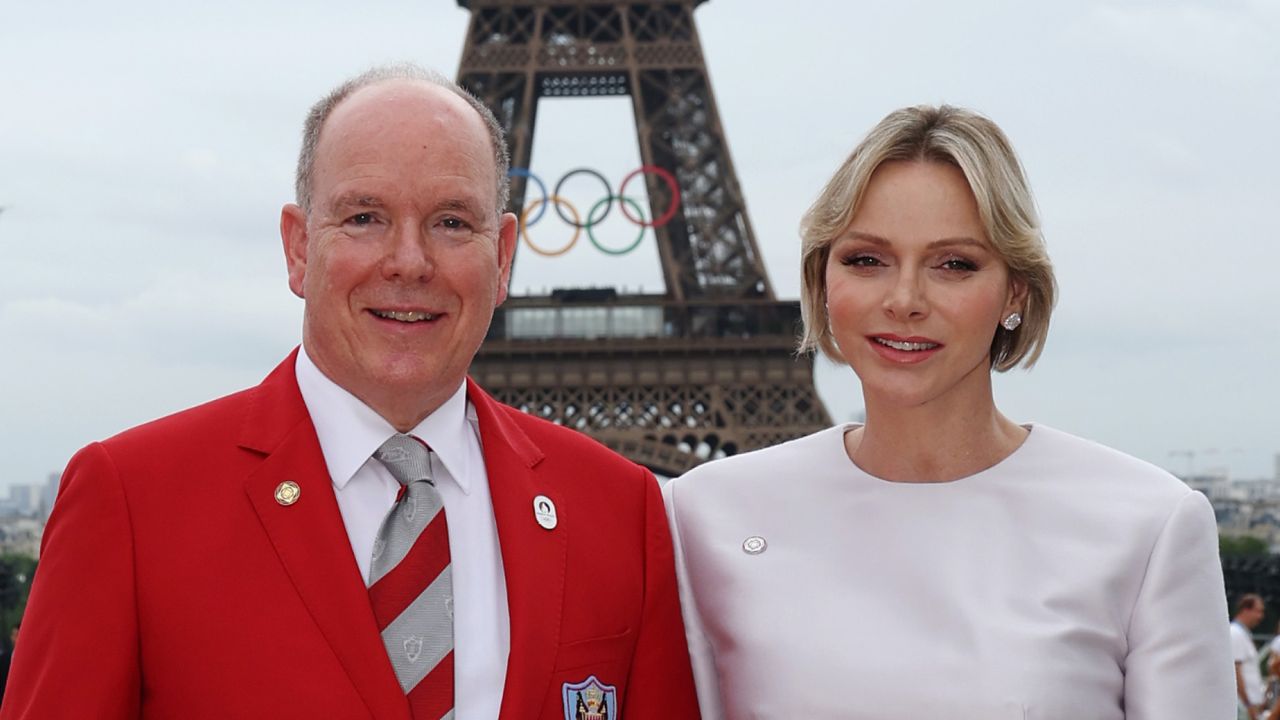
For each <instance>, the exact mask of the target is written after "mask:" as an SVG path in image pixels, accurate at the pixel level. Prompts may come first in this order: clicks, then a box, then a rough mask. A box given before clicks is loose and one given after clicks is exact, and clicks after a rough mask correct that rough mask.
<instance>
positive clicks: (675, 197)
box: [618, 165, 680, 228]
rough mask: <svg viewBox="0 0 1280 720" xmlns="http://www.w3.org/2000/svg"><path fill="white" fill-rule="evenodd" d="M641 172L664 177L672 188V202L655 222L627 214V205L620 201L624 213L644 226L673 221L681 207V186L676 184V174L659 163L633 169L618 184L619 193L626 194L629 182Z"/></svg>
mask: <svg viewBox="0 0 1280 720" xmlns="http://www.w3.org/2000/svg"><path fill="white" fill-rule="evenodd" d="M641 173H652V174H654V175H657V176H658V177H660V178H662V181H663V182H665V183H666V184H667V187H668V188H670V189H671V204H670V205H668V206H667V211H666V212H664V213H662V215H660V216H659V217H656V218H654V219H653V222H651V223H646V222H645V221H644V219H643V218H641V219H640V220H637V219H635V218H633V217H631V216H630V215H627V206H626V205H624V204H623V203H621V202H619V203H618V205H619V206H621V208H622V214H623V215H626V216H627V219H628V220H630V221H631V222H633V223H635V224H637V225H641V226H643V227H655V228H656V227H662V226H663V225H666V224H667V223H669V222H671V218H673V217H675V214H676V208H678V207H680V186H679V185H677V184H676V179H675V176H673V175H672V174H671V173H669V172H667V170H666V169H665V168H660V167H658V166H657V165H641V166H640V167H638V168H636V169H635V170H632V171H631V172H630V173H629V174H628V175H627V176H626V177H625V178H623V179H622V184H621V185H619V186H618V195H620V196H625V195H626V190H627V183H629V182H631V178H633V177H635V176H637V175H639V174H641Z"/></svg>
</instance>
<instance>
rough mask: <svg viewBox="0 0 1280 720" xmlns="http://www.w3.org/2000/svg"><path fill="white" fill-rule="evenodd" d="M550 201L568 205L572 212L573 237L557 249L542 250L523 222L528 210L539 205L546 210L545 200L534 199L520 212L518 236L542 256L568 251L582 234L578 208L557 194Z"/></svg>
mask: <svg viewBox="0 0 1280 720" xmlns="http://www.w3.org/2000/svg"><path fill="white" fill-rule="evenodd" d="M539 184H541V183H539ZM551 202H553V203H555V204H556V205H557V206H559V205H561V204H564V205H568V207H569V212H571V213H573V226H574V227H573V237H571V238H569V242H568V243H567V244H565V246H564V247H562V248H560V249H559V250H543V249H542V248H540V247H538V246H537V245H534V244H533V241H532V240H530V239H529V232H528V230H529V225H528V224H527V223H525V218H526V217H528V216H529V211H530V210H532V209H534V208H535V207H538V206H540V205H541V206H542V209H543V210H546V205H545V201H543V200H538V199H535V200H534V201H533V202H531V203H529V205H528V206H527V207H525V209H524V210H523V211H522V212H521V213H520V237H522V238H524V244H525V245H528V246H529V249H530V250H532V251H534V252H536V253H538V254H539V255H541V256H543V257H555V256H557V255H563V254H565V253H567V252H569V251H570V250H571V249H573V246H574V245H575V244H577V242H578V236H579V235H581V234H582V226H581V225H579V224H578V210H577V209H576V208H575V207H573V205H570V204H569V201H568V200H565V199H564V198H562V197H560V196H559V195H552V196H551ZM538 217H542V216H541V215H539V216H538ZM587 232H590V230H588V231H587ZM591 242H593V243H594V242H595V240H592V241H591ZM596 247H600V246H599V245H596Z"/></svg>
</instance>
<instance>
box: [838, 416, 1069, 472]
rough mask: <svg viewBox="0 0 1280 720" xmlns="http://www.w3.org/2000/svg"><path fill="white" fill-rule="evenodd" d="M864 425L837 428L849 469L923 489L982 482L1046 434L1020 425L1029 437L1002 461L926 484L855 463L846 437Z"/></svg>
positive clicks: (1035, 427) (1038, 428) (1038, 427)
mask: <svg viewBox="0 0 1280 720" xmlns="http://www.w3.org/2000/svg"><path fill="white" fill-rule="evenodd" d="M863 425H864V423H855V422H851V423H845V424H843V425H838V426H837V427H838V428H839V429H840V432H838V433H836V434H835V435H836V448H837V451H838V452H839V453H840V457H842V458H844V461H845V463H846V464H847V465H848V466H849V468H851V469H852V470H853V471H854V472H855V473H857V474H858V475H861V476H862V477H865V478H867V479H868V480H873V481H875V482H876V483H879V484H881V485H890V486H895V487H922V486H923V487H952V486H955V485H957V484H960V483H972V482H974V481H977V480H981V479H983V477H984V476H986V475H989V474H992V473H993V472H995V471H996V470H998V469H999V468H1001V467H1003V466H1005V465H1007V464H1009V463H1010V462H1011V461H1013V460H1014V459H1015V458H1017V457H1019V456H1020V455H1022V454H1023V453H1025V452H1027V446H1029V445H1031V442H1032V439H1033V438H1038V437H1040V435H1043V434H1044V426H1043V425H1038V424H1036V423H1033V422H1031V423H1023V424H1020V425H1019V427H1021V428H1023V429H1024V430H1026V431H1027V436H1026V437H1025V438H1023V439H1022V442H1021V443H1019V444H1018V447H1016V448H1014V449H1013V452H1011V453H1009V454H1008V455H1005V456H1004V457H1002V458H1000V460H999V461H997V462H996V463H995V464H994V465H991V466H989V467H985V468H983V469H981V470H978V471H977V472H974V473H970V474H969V475H964V476H962V477H958V478H955V479H954V480H938V481H934V482H925V481H912V480H888V479H886V478H882V477H880V476H879V475H873V474H872V473H869V472H867V471H866V470H864V469H863V468H862V466H860V465H858V463H856V462H854V461H853V458H851V457H849V453H848V452H847V451H846V450H845V446H844V436H845V435H846V434H848V433H850V432H852V431H854V430H856V429H858V428H860V427H863Z"/></svg>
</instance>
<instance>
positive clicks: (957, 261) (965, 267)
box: [942, 258, 978, 272]
mask: <svg viewBox="0 0 1280 720" xmlns="http://www.w3.org/2000/svg"><path fill="white" fill-rule="evenodd" d="M942 269H944V270H956V271H959V272H973V271H975V270H977V269H978V265H977V263H974V262H973V261H971V260H965V259H964V258H951V259H949V260H946V261H944V262H943V263H942Z"/></svg>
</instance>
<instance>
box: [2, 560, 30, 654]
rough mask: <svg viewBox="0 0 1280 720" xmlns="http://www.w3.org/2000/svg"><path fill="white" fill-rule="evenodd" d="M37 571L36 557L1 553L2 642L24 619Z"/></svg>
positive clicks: (5, 640) (6, 639)
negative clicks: (28, 596)
mask: <svg viewBox="0 0 1280 720" xmlns="http://www.w3.org/2000/svg"><path fill="white" fill-rule="evenodd" d="M35 572H36V560H35V558H32V557H27V556H26V555H0V642H8V639H9V631H10V630H12V629H13V626H14V625H17V624H18V623H19V622H21V621H22V613H23V612H24V611H25V610H26V609H27V593H29V592H30V591H31V577H32V576H33V575H35Z"/></svg>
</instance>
